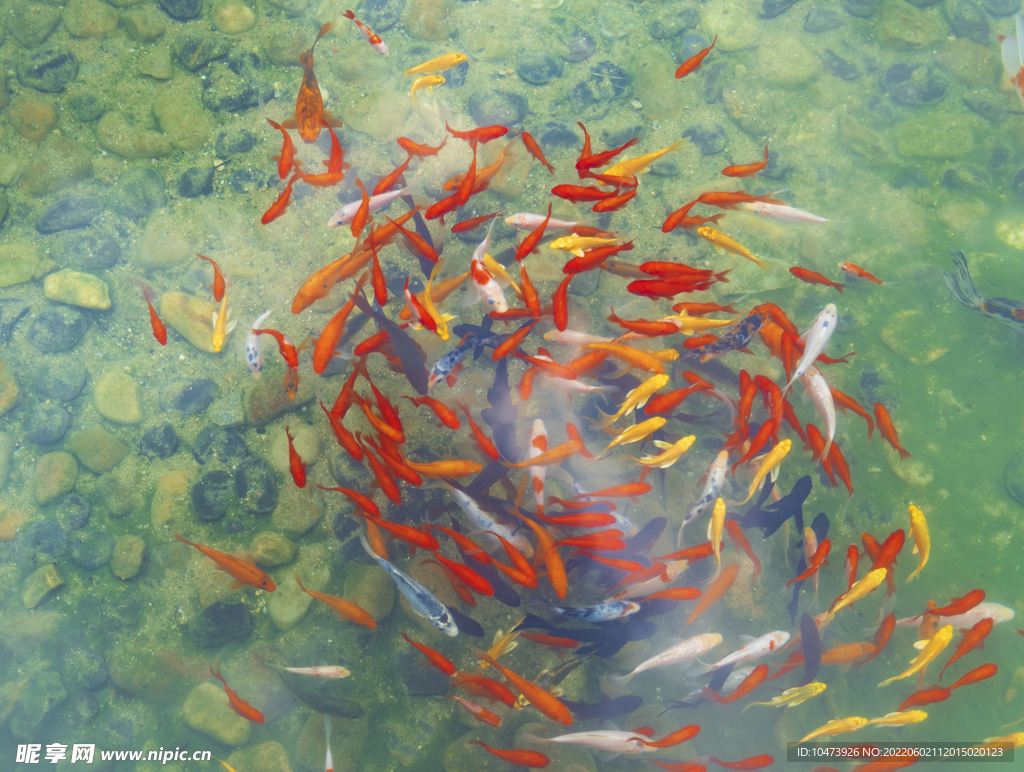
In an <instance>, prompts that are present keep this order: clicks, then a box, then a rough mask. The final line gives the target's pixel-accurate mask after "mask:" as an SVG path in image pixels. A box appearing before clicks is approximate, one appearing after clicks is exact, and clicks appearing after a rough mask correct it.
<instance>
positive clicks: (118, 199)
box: [108, 166, 167, 220]
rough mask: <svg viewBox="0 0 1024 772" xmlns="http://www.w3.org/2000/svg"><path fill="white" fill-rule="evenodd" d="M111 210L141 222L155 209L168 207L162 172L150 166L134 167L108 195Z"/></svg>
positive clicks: (123, 175)
mask: <svg viewBox="0 0 1024 772" xmlns="http://www.w3.org/2000/svg"><path fill="white" fill-rule="evenodd" d="M108 202H109V204H110V208H111V209H113V210H115V211H116V212H119V213H120V214H123V215H124V216H125V217H130V218H131V219H133V220H140V219H142V218H144V217H146V216H147V215H148V214H150V213H151V212H152V211H153V210H154V209H159V208H161V207H164V206H166V205H167V186H166V185H165V184H164V178H163V177H162V176H161V174H160V172H158V171H157V170H156V169H154V168H152V167H150V166H132V167H130V168H129V169H127V170H126V171H125V172H124V173H123V174H122V175H121V176H120V177H118V179H117V182H116V183H115V184H114V187H113V188H111V190H110V193H109V194H108Z"/></svg>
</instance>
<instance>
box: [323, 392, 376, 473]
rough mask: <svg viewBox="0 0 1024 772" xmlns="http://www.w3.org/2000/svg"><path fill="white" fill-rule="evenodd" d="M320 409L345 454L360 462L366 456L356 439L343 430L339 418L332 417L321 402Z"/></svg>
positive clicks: (346, 430) (343, 427)
mask: <svg viewBox="0 0 1024 772" xmlns="http://www.w3.org/2000/svg"><path fill="white" fill-rule="evenodd" d="M320 409H321V410H323V411H324V415H326V416H327V422H328V423H329V424H330V426H331V431H332V432H333V433H334V436H335V438H336V439H337V440H338V444H339V445H340V446H341V447H342V448H344V449H345V452H346V453H348V454H349V456H350V457H351V458H352V459H353V460H355V461H362V460H363V458H364V456H365V455H366V454H365V453H364V452H363V447H362V445H360V444H359V443H358V442H356V438H355V437H353V436H352V432H350V431H349V430H348V429H346V428H345V425H344V424H343V423H342V422H341V421H342V419H341V418H340V417H339V416H336V415H334V413H332V412H331V411H330V410H328V409H327V406H326V405H324V403H323V402H321V403H320Z"/></svg>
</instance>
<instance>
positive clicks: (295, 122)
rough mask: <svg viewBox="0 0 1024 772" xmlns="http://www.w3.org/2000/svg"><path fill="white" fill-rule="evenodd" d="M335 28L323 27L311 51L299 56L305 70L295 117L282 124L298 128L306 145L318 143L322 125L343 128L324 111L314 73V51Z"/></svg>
mask: <svg viewBox="0 0 1024 772" xmlns="http://www.w3.org/2000/svg"><path fill="white" fill-rule="evenodd" d="M333 27H334V25H333V24H332V23H331V22H327V23H326V24H325V25H323V26H322V27H321V28H320V32H319V33H318V34H317V36H316V40H314V41H313V45H311V46H310V47H309V50H308V51H303V52H302V53H301V54H299V61H300V62H302V66H303V67H304V68H305V69H304V71H303V73H302V83H301V85H300V86H299V95H298V97H296V99H295V117H294V118H293V119H289V120H287V121H282V122H281V125H282V126H284V127H285V128H286V129H296V128H297V129H298V130H299V136H300V137H302V140H303V141H304V142H305V143H306V144H309V143H312V142H316V140H317V138H318V137H319V136H320V127H321V125H322V124H324V123H326V124H327V125H329V126H335V127H337V126H341V121H339V120H336V119H335V118H332V117H331V115H330V113H328V112H327V111H326V110H324V98H323V95H322V94H321V93H320V84H319V83H317V81H316V75H315V74H314V72H313V49H314V48H316V44H317V43H319V42H320V38H322V37H323V36H324V35H326V34H327V33H328V32H330V31H331V29H332V28H333Z"/></svg>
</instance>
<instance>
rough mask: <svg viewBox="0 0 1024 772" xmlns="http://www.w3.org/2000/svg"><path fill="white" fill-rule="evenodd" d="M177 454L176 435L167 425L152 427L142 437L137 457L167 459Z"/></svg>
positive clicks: (172, 428) (171, 427)
mask: <svg viewBox="0 0 1024 772" xmlns="http://www.w3.org/2000/svg"><path fill="white" fill-rule="evenodd" d="M177 452H178V434H177V432H175V431H174V427H173V426H171V425H170V424H169V423H165V424H160V426H154V427H153V428H152V429H149V430H148V431H147V432H146V433H145V434H143V435H142V439H141V440H140V441H139V455H141V456H145V457H147V458H160V459H167V458H170V457H171V456H173V455H174V454H175V453H177Z"/></svg>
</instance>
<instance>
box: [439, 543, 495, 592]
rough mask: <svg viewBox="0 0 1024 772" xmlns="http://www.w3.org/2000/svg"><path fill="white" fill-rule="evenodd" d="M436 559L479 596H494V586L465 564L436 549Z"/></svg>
mask: <svg viewBox="0 0 1024 772" xmlns="http://www.w3.org/2000/svg"><path fill="white" fill-rule="evenodd" d="M434 557H435V558H437V560H438V562H439V563H440V564H441V566H442V567H443V568H446V569H448V570H449V571H451V572H452V573H453V574H454V575H455V576H456V578H458V580H459V581H460V582H462V583H463V584H464V585H466V586H467V587H468V588H469V589H471V590H472V591H473V592H475V593H476V594H478V595H494V587H493V585H492V584H491V583H490V582H489V581H487V580H486V579H485V578H484V577H482V576H480V574H478V573H477V572H476V571H474V570H473V569H472V568H470V567H469V566H467V565H466V564H465V563H456V562H455V561H454V560H449V559H448V558H446V557H445V556H444V555H441V554H439V553H438V552H437V549H436V548H435V549H434Z"/></svg>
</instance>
